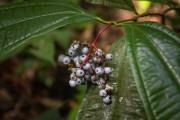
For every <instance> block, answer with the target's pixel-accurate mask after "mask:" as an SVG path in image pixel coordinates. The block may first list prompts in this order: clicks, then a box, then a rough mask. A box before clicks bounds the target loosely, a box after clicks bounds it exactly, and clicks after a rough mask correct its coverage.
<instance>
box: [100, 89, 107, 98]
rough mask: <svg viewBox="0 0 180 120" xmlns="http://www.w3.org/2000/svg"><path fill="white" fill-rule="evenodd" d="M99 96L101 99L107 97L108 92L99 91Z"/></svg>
mask: <svg viewBox="0 0 180 120" xmlns="http://www.w3.org/2000/svg"><path fill="white" fill-rule="evenodd" d="M99 96H101V97H106V96H107V92H106V90H104V89H102V90H100V91H99Z"/></svg>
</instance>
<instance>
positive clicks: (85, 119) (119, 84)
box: [77, 39, 146, 120]
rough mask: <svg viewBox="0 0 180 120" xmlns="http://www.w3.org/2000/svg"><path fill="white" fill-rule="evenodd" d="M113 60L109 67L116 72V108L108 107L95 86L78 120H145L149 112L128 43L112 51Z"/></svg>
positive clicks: (113, 79) (120, 43) (112, 80)
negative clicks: (133, 69) (129, 58)
mask: <svg viewBox="0 0 180 120" xmlns="http://www.w3.org/2000/svg"><path fill="white" fill-rule="evenodd" d="M109 52H110V53H112V54H113V60H112V61H111V62H108V66H112V67H113V68H114V71H113V73H112V74H111V75H110V76H109V78H108V84H110V85H111V86H113V87H114V91H113V92H112V94H111V96H112V104H110V105H105V104H104V103H103V101H102V98H101V97H100V96H99V89H98V87H97V86H95V85H91V86H90V87H89V88H88V90H87V92H86V96H85V98H84V99H83V102H82V104H81V107H80V110H79V113H78V116H77V120H117V119H119V120H126V119H127V120H139V119H142V120H143V119H145V118H146V116H145V111H144V108H143V104H142V101H141V99H140V96H139V93H138V91H137V88H136V85H135V82H134V79H133V75H132V70H131V68H130V66H129V65H130V64H129V61H128V57H127V55H126V48H125V42H124V40H123V39H122V40H118V41H116V42H115V43H114V44H113V46H112V47H111V50H110V51H109Z"/></svg>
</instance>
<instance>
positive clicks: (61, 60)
mask: <svg viewBox="0 0 180 120" xmlns="http://www.w3.org/2000/svg"><path fill="white" fill-rule="evenodd" d="M64 57H65V55H64V54H60V55H59V56H58V61H59V62H63V58H64Z"/></svg>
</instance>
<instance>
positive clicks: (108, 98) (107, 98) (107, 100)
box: [103, 95, 112, 104]
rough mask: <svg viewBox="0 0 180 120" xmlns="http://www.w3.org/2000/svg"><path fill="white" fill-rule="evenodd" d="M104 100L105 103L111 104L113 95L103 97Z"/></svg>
mask: <svg viewBox="0 0 180 120" xmlns="http://www.w3.org/2000/svg"><path fill="white" fill-rule="evenodd" d="M103 102H104V103H105V104H110V103H111V102H112V101H111V97H110V96H109V95H108V96H106V97H104V98H103Z"/></svg>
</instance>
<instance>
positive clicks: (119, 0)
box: [86, 0, 136, 13]
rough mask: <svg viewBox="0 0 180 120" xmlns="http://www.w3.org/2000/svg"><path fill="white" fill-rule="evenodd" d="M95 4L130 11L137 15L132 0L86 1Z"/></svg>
mask: <svg viewBox="0 0 180 120" xmlns="http://www.w3.org/2000/svg"><path fill="white" fill-rule="evenodd" d="M86 1H87V2H89V3H93V4H102V5H105V6H109V7H116V8H120V9H126V10H130V11H133V12H135V13H136V10H135V7H134V5H133V2H132V0H86Z"/></svg>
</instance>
